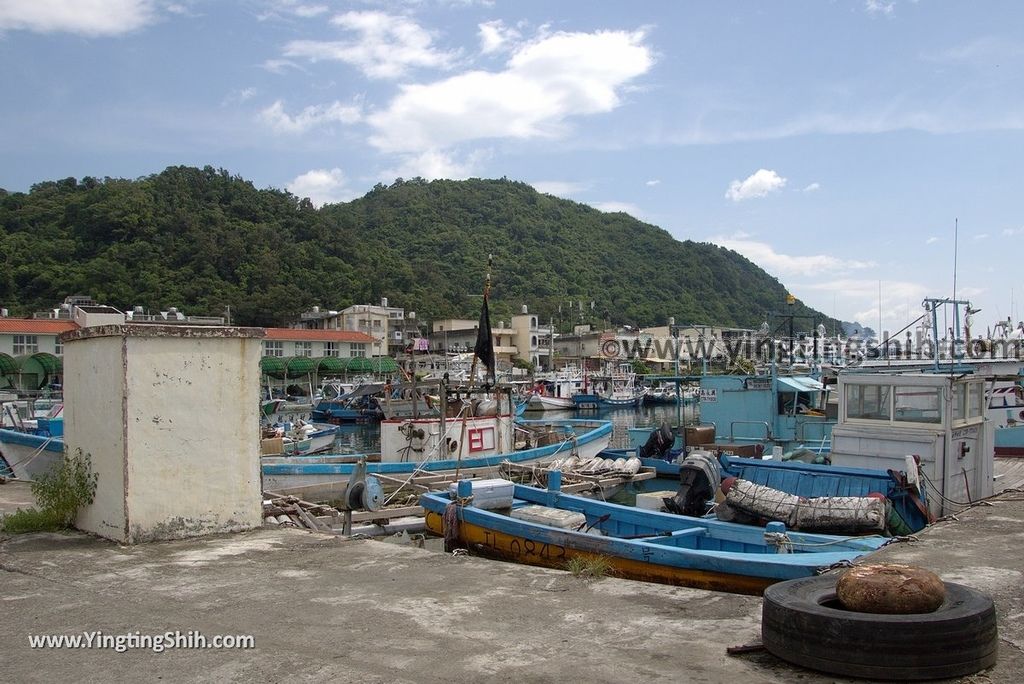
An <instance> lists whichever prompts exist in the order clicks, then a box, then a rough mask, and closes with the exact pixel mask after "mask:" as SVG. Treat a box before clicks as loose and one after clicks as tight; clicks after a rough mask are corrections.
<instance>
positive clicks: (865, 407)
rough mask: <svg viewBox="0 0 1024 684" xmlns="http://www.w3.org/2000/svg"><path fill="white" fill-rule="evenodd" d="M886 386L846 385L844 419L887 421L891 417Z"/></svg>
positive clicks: (889, 388) (888, 388)
mask: <svg viewBox="0 0 1024 684" xmlns="http://www.w3.org/2000/svg"><path fill="white" fill-rule="evenodd" d="M891 389H892V388H891V387H889V386H887V385H847V386H846V417H847V418H859V419H864V420H889V419H890V418H891V417H892V407H891V406H890V401H889V393H890V390H891Z"/></svg>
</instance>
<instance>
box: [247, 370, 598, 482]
mask: <svg viewBox="0 0 1024 684" xmlns="http://www.w3.org/2000/svg"><path fill="white" fill-rule="evenodd" d="M441 390H442V391H441V393H440V395H439V406H438V409H439V415H436V416H429V417H423V418H401V419H385V420H383V421H381V424H380V426H381V435H380V452H379V453H377V454H322V455H317V456H296V457H282V456H277V457H274V456H264V457H263V460H262V469H263V484H264V487H265V488H266V489H268V490H271V491H274V492H282V491H289V490H294V489H296V488H303V489H302V491H303V492H312V491H315V490H316V491H319V490H323V491H326V490H329V489H332V488H337V487H338V486H340V485H341V484H343V483H344V482H346V481H347V480H348V477H349V476H350V475H351V474H352V472H353V470H354V468H355V464H356V463H357V462H358V461H359V460H360V459H361V458H365V459H366V460H367V472H368V473H370V474H374V475H378V476H381V478H382V480H384V482H385V484H386V485H387V484H389V483H390V484H391V485H394V484H396V483H397V484H400V485H401V484H404V483H406V482H408V481H410V480H411V479H412V478H413V477H414V476H417V475H420V474H435V475H444V476H447V475H450V474H454V473H456V472H460V471H463V472H469V473H472V474H473V475H475V476H483V475H485V474H488V473H492V472H497V468H498V466H499V465H501V463H503V462H505V461H508V462H511V463H519V464H522V463H533V462H537V461H540V460H542V459H545V458H553V457H555V456H568V455H570V454H575V455H578V456H580V457H581V458H583V457H587V458H593V457H594V456H596V455H597V454H598V453H600V452H601V451H602V450H604V449H605V448H607V446H608V442H609V440H610V439H611V433H612V424H611V422H609V421H604V420H579V419H566V420H523V419H519V418H517V417H516V415H515V411H516V407H515V403H514V401H513V399H512V390H511V388H509V387H506V388H502V392H498V391H496V390H495V389H493V388H481V387H448V386H444V385H442V387H441ZM502 394H504V396H502Z"/></svg>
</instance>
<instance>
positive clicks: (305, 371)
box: [260, 356, 317, 380]
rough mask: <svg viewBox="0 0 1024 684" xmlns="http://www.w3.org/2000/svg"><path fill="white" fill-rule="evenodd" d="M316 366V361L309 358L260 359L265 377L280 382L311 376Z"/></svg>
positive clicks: (267, 357)
mask: <svg viewBox="0 0 1024 684" xmlns="http://www.w3.org/2000/svg"><path fill="white" fill-rule="evenodd" d="M316 366H317V364H316V360H315V359H312V358H310V357H308V356H264V357H263V358H262V359H260V370H261V371H263V373H264V375H269V376H270V377H272V378H277V379H279V380H284V379H285V378H300V377H302V376H303V375H309V374H310V373H312V372H313V371H315V370H316Z"/></svg>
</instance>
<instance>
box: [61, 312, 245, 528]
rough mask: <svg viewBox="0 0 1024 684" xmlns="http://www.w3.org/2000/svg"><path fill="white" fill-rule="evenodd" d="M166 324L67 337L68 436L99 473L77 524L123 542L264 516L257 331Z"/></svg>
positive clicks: (239, 523)
mask: <svg viewBox="0 0 1024 684" xmlns="http://www.w3.org/2000/svg"><path fill="white" fill-rule="evenodd" d="M169 328H170V326H139V325H134V326H111V327H108V328H101V329H90V330H88V331H80V332H79V333H76V335H77V338H74V339H69V341H68V343H67V346H66V349H67V354H66V371H65V378H66V385H67V387H66V388H65V392H66V395H65V396H66V398H67V401H66V403H67V408H66V409H65V410H66V412H67V413H68V415H69V418H68V425H67V428H68V446H69V448H72V449H75V448H82V449H83V451H88V452H89V453H91V454H92V455H93V468H94V470H95V471H96V472H97V473H98V474H99V486H98V489H97V496H96V501H95V503H94V504H93V505H92V506H90V507H89V508H88V509H87V510H86V511H84V512H83V513H82V515H81V516H80V520H79V526H80V527H82V529H85V530H87V531H90V532H95V533H97V534H100V535H102V536H105V537H110V538H112V539H116V540H117V541H121V542H127V543H137V542H143V541H154V540H161V539H174V538H181V537H190V536H197V535H202V534H209V533H214V532H230V531H238V530H244V529H249V528H251V527H255V526H258V525H260V524H261V523H262V515H261V508H260V506H261V487H260V470H259V404H258V397H259V355H260V340H259V337H258V335H255V334H252V333H251V331H250V334H248V335H246V334H244V333H245V331H244V330H243V329H237V328H236V329H231V328H207V329H202V330H200V329H198V328H192V329H190V330H188V329H182V328H178V327H177V326H175V329H169ZM239 333H241V334H239ZM118 510H120V514H118Z"/></svg>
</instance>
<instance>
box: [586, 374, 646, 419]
mask: <svg viewBox="0 0 1024 684" xmlns="http://www.w3.org/2000/svg"><path fill="white" fill-rule="evenodd" d="M594 382H595V385H598V383H599V379H598V378H597V377H595V378H594ZM600 383H601V384H600V386H601V388H602V389H599V390H598V394H599V395H600V397H601V404H602V405H604V406H606V407H608V408H635V407H637V406H639V405H640V404H641V403H642V402H643V399H644V395H645V394H647V388H646V387H641V386H637V384H636V373H634V372H633V368H632V366H631V365H629V364H620V365H619V367H618V368H616V369H613V370H611V372H610V373H608V374H607V375H605V376H603V379H602V380H601V381H600Z"/></svg>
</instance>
